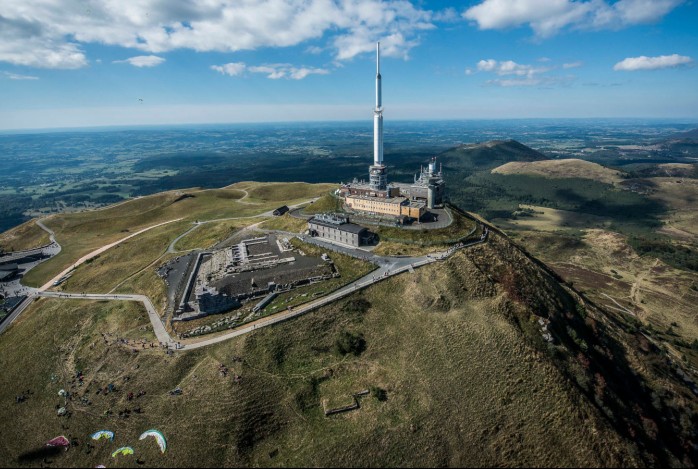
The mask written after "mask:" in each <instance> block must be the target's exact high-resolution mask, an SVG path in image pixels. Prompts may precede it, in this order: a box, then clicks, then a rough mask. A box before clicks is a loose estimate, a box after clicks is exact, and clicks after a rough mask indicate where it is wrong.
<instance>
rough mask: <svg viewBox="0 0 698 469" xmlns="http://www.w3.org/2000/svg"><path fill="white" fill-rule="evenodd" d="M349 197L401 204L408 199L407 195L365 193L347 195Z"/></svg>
mask: <svg viewBox="0 0 698 469" xmlns="http://www.w3.org/2000/svg"><path fill="white" fill-rule="evenodd" d="M346 198H347V199H359V200H370V201H374V202H381V203H384V204H397V205H400V204H402V203H403V202H404V201H405V200H407V199H406V198H405V197H385V198H383V197H368V196H365V195H348V196H347V197H346Z"/></svg>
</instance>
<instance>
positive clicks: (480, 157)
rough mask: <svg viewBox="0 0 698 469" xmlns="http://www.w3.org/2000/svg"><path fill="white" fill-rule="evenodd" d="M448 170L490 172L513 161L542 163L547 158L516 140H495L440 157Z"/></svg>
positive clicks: (468, 146) (453, 150)
mask: <svg viewBox="0 0 698 469" xmlns="http://www.w3.org/2000/svg"><path fill="white" fill-rule="evenodd" d="M438 158H439V161H441V162H443V164H444V166H445V167H446V168H447V169H448V170H457V171H468V170H471V171H473V170H478V171H482V170H490V169H493V168H496V167H497V166H500V165H503V164H505V163H509V162H511V161H540V160H545V159H547V157H546V156H545V155H543V154H542V153H540V152H539V151H536V150H534V149H533V148H530V147H527V146H526V145H524V144H522V143H519V142H517V141H516V140H493V141H490V142H485V143H475V144H466V145H460V146H458V147H456V148H452V149H450V150H447V151H445V152H443V153H441V154H440V155H439V157H438Z"/></svg>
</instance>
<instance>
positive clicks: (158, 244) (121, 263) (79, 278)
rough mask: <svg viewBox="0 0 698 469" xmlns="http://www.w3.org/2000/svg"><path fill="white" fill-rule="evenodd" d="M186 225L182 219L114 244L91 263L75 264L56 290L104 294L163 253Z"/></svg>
mask: <svg viewBox="0 0 698 469" xmlns="http://www.w3.org/2000/svg"><path fill="white" fill-rule="evenodd" d="M187 225H188V224H187V223H183V222H179V223H171V224H169V225H164V226H161V227H158V228H155V229H153V230H150V231H147V232H145V233H143V234H142V235H140V236H136V237H135V238H132V239H130V240H128V241H125V242H123V243H121V244H118V245H116V246H114V247H113V248H111V249H109V250H107V251H105V252H104V253H102V254H100V255H99V257H96V258H95V259H94V260H93V261H92V262H90V263H84V264H82V265H81V266H79V267H78V268H77V269H75V270H74V273H73V275H72V276H71V277H70V278H69V279H68V280H66V281H65V282H64V283H62V284H61V285H60V286H59V287H57V289H58V290H59V291H68V292H90V293H107V292H109V291H111V290H112V289H113V288H114V287H116V286H117V285H119V284H120V283H121V282H123V281H124V280H126V279H127V278H129V277H131V276H132V275H134V274H136V273H138V272H139V271H141V270H143V269H145V268H147V267H148V266H149V265H150V264H152V263H153V262H154V261H155V260H156V259H158V258H159V257H161V256H162V255H163V254H165V252H166V251H167V247H168V246H169V244H170V242H171V241H172V239H174V238H175V237H176V236H177V235H178V234H179V233H181V232H182V231H184V230H186V228H187Z"/></svg>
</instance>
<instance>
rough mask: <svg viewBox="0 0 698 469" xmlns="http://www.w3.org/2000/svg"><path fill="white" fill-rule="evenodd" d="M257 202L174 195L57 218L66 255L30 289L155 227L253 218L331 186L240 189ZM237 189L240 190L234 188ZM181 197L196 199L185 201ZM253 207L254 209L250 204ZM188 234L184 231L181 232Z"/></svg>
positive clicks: (221, 194) (231, 195) (52, 221)
mask: <svg viewBox="0 0 698 469" xmlns="http://www.w3.org/2000/svg"><path fill="white" fill-rule="evenodd" d="M241 184H243V187H245V188H246V190H248V192H249V193H250V196H252V195H254V199H253V200H252V199H250V201H247V200H246V201H244V202H245V203H243V201H238V199H240V198H241V197H242V196H243V193H242V191H240V190H237V189H232V188H230V189H215V190H206V191H172V192H164V193H161V194H156V195H153V196H147V197H142V198H138V199H134V200H131V201H129V202H126V203H123V204H119V205H117V206H114V207H112V208H108V209H104V210H99V211H92V212H82V213H76V214H66V215H56V216H53V217H51V218H49V219H48V220H47V222H46V224H47V225H48V226H50V227H51V228H52V229H53V230H54V231H55V232H56V238H57V240H58V242H59V243H61V245H62V246H63V250H62V251H61V253H60V254H58V255H57V256H56V257H55V258H53V259H51V260H50V261H47V262H44V263H42V264H41V265H39V266H37V267H36V268H34V269H32V270H31V271H30V272H29V274H28V275H27V276H26V277H25V281H26V283H27V284H29V285H32V286H38V285H41V284H43V283H44V282H45V281H47V280H48V279H50V278H52V277H53V276H54V275H56V274H57V273H58V272H60V271H61V270H63V269H64V268H66V267H67V266H69V265H70V264H71V263H72V262H74V261H75V260H77V259H78V258H80V257H81V256H82V255H84V254H86V253H88V252H90V251H92V250H94V249H96V248H98V247H101V246H103V245H105V244H109V243H112V242H114V241H117V240H119V239H121V238H124V237H126V236H128V234H129V233H132V232H134V231H137V230H139V229H141V228H146V227H149V226H152V225H155V224H157V223H160V222H163V221H168V220H173V219H177V218H183V219H184V221H188V222H191V221H195V220H212V219H218V218H226V217H244V216H253V215H256V214H259V213H263V212H264V211H267V210H269V209H273V208H275V207H276V206H278V205H279V204H280V203H281V202H283V203H294V202H300V201H302V200H306V199H308V198H310V197H313V196H318V195H321V194H323V193H324V192H326V186H327V185H312V184H303V183H288V184H271V185H270V186H271V187H268V188H267V187H266V185H265V184H261V183H241ZM233 187H236V186H233ZM182 194H191V195H194V197H189V198H181V196H182ZM250 202H252V203H250ZM182 231H184V230H182Z"/></svg>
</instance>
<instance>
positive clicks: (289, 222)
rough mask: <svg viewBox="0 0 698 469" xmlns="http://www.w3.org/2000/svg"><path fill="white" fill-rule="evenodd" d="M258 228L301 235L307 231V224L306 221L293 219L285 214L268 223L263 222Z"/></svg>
mask: <svg viewBox="0 0 698 469" xmlns="http://www.w3.org/2000/svg"><path fill="white" fill-rule="evenodd" d="M259 227H260V228H263V229H265V230H280V231H288V232H291V233H302V232H304V231H305V230H307V229H308V222H307V220H304V219H301V218H293V217H292V216H291V215H289V214H288V213H286V214H284V215H282V216H280V217H274V218H272V219H270V220H268V221H265V222H264V223H262V224H261V225H260V226H259Z"/></svg>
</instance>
